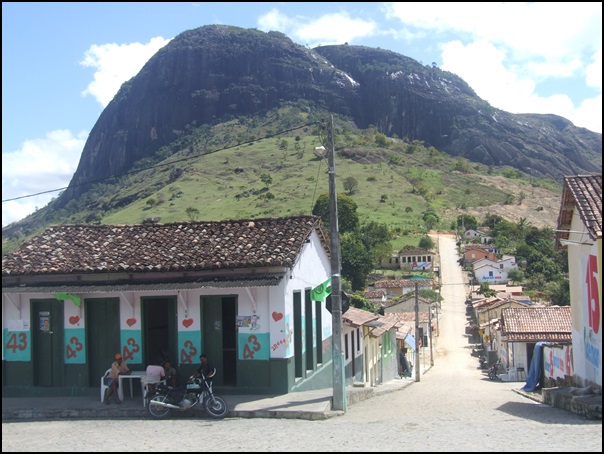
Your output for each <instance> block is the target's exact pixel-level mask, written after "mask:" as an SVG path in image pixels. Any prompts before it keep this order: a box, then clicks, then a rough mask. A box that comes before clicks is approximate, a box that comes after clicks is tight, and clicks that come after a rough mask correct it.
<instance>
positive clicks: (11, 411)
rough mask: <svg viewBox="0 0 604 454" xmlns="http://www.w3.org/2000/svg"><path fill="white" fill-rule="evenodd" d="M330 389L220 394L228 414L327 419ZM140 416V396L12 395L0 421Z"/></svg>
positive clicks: (352, 395)
mask: <svg viewBox="0 0 604 454" xmlns="http://www.w3.org/2000/svg"><path fill="white" fill-rule="evenodd" d="M413 382H414V381H413V379H410V378H402V379H398V378H397V379H395V380H392V381H390V382H387V383H383V384H381V385H378V386H376V387H368V388H359V387H353V386H349V387H347V388H346V405H347V406H350V405H353V404H354V403H356V402H360V401H363V400H365V399H369V398H371V397H374V396H378V395H380V394H384V393H389V392H395V391H398V390H401V389H404V388H405V387H407V386H409V385H411V384H412V383H413ZM332 394H333V390H332V389H322V390H316V391H303V392H293V393H289V394H282V395H276V396H275V395H222V396H221V397H222V398H223V399H224V400H225V401H226V403H227V406H228V408H229V413H228V416H229V417H241V418H287V419H308V420H318V419H327V418H330V417H332V416H338V415H340V414H343V412H341V411H332V409H331V400H332ZM170 417H171V418H174V417H204V418H208V416H207V415H206V414H205V412H204V411H203V410H202V409H201V407H200V406H199V405H197V406H196V407H195V408H194V409H193V410H188V411H185V412H182V413H174V414H173V415H172V416H170ZM116 418H124V419H140V418H151V416H150V415H149V412H148V411H147V409H146V408H145V407H143V403H142V399H141V398H140V396H139V397H138V398H137V397H136V396H135V397H134V398H126V399H125V400H124V402H123V403H122V404H119V405H118V404H115V403H113V402H112V403H111V404H109V405H104V404H102V403H101V402H100V401H99V399H98V398H93V397H14V398H4V397H3V398H2V422H3V423H4V422H17V421H41V420H57V419H61V420H62V419H116Z"/></svg>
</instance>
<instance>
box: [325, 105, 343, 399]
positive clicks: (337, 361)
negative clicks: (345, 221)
mask: <svg viewBox="0 0 604 454" xmlns="http://www.w3.org/2000/svg"><path fill="white" fill-rule="evenodd" d="M335 154H336V152H335V146H334V130H333V114H331V115H330V124H329V158H328V166H329V240H330V243H331V244H330V249H331V317H332V318H331V324H332V360H333V403H332V409H333V410H340V411H346V381H345V379H344V357H343V354H342V283H341V280H340V268H341V260H340V229H339V226H338V195H337V192H336V164H335V160H336V156H335Z"/></svg>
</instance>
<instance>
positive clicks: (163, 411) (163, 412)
mask: <svg viewBox="0 0 604 454" xmlns="http://www.w3.org/2000/svg"><path fill="white" fill-rule="evenodd" d="M166 400H167V397H166V396H162V395H161V394H158V395H156V396H153V397H152V398H151V399H150V400H149V403H148V404H147V410H149V414H150V415H151V416H153V417H154V418H155V419H163V418H166V417H168V415H169V414H170V413H171V411H172V409H171V408H168V407H162V406H161V405H155V402H166Z"/></svg>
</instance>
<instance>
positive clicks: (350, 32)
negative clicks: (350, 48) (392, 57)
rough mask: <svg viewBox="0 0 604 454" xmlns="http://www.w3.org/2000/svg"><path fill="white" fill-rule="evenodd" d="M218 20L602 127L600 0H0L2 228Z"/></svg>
mask: <svg viewBox="0 0 604 454" xmlns="http://www.w3.org/2000/svg"><path fill="white" fill-rule="evenodd" d="M209 24H224V25H233V26H238V27H243V28H256V29H258V30H262V31H266V32H268V31H271V30H277V31H280V32H283V33H285V34H286V35H287V36H288V37H289V38H290V39H291V40H292V41H293V42H295V43H297V44H300V45H303V46H309V47H315V46H318V45H329V44H343V43H346V42H347V43H348V44H349V45H362V46H368V47H374V48H378V47H379V48H381V49H388V50H391V51H393V52H396V53H399V54H402V55H405V56H407V57H411V58H413V59H415V60H418V61H419V62H421V63H423V64H424V65H433V64H436V65H437V66H438V67H439V68H441V69H443V70H446V71H450V72H452V73H455V74H457V75H458V76H460V77H461V78H462V79H464V80H465V81H466V82H467V83H468V84H469V85H470V86H471V87H472V88H473V89H474V91H475V92H476V94H477V95H478V96H480V97H481V98H482V99H484V100H486V101H488V102H489V103H490V104H491V105H492V106H493V107H496V108H499V109H502V110H505V111H508V112H511V113H548V114H556V115H560V116H562V117H565V118H567V119H568V120H570V121H571V122H573V123H574V124H575V125H576V126H580V127H584V128H587V129H590V130H592V131H595V132H598V133H602V3H601V2H597V3H596V2H593V3H567V2H563V3H548V2H546V3H522V2H514V3H496V2H484V3H475V2H474V3H464V2H454V3H431V2H422V3H414V2H391V3H366V2H358V3H349V2H248V3H243V2H222V3H215V2H200V3H195V2H192V3H187V2H173V3H167V2H140V3H135V2H73V3H64V2H49V3H37V2H19V3H17V2H3V3H2V227H5V226H6V225H8V224H10V223H12V222H15V221H18V220H20V219H22V218H24V217H25V216H27V215H28V214H30V213H32V212H34V211H35V210H37V209H39V208H43V207H44V206H46V205H47V204H48V202H50V200H51V199H53V198H55V197H57V196H58V195H59V194H60V191H59V190H61V189H63V188H65V187H66V186H68V184H69V181H70V180H71V177H72V176H73V174H74V172H75V170H76V168H77V165H78V163H79V159H80V155H81V153H82V149H83V148H84V144H85V143H86V138H87V137H88V134H89V133H90V131H91V129H92V128H93V127H94V125H95V123H96V121H97V120H98V118H99V116H100V114H101V112H102V111H103V109H104V108H105V107H106V106H107V104H108V103H109V102H110V101H111V99H112V98H113V96H114V95H115V94H116V93H117V91H118V90H119V88H120V86H121V84H122V83H123V82H125V81H127V80H129V79H131V78H132V77H134V76H135V75H136V74H137V73H138V71H139V70H140V69H141V68H142V66H143V65H144V64H145V63H146V61H147V60H148V59H149V58H151V57H152V56H153V55H154V54H155V52H157V50H158V49H160V48H161V47H163V46H164V45H166V44H167V43H168V42H169V41H170V40H171V39H172V38H174V37H175V36H177V35H178V34H180V33H182V32H184V31H186V30H191V29H195V28H198V27H202V26H204V25H209ZM40 193H42V194H40ZM34 194H40V195H36V196H32V195H34Z"/></svg>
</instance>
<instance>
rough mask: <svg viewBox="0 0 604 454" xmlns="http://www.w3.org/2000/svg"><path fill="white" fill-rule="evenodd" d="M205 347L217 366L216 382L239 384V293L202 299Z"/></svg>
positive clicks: (218, 383)
mask: <svg viewBox="0 0 604 454" xmlns="http://www.w3.org/2000/svg"><path fill="white" fill-rule="evenodd" d="M201 316H202V320H203V344H202V345H203V349H204V351H203V352H202V353H205V354H206V355H208V358H209V360H210V362H212V363H213V364H214V366H215V367H216V369H218V370H217V373H216V378H215V379H214V384H216V385H218V386H237V297H236V296H207V297H202V299H201Z"/></svg>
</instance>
